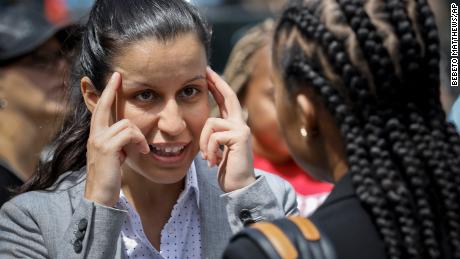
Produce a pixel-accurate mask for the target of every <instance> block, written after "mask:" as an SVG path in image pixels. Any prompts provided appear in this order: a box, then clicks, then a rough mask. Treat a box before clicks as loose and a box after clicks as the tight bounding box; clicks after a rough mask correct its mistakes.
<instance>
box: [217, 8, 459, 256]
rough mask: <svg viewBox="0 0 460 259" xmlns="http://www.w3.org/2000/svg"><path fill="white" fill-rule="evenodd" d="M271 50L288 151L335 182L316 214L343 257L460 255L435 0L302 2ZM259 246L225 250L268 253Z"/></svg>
mask: <svg viewBox="0 0 460 259" xmlns="http://www.w3.org/2000/svg"><path fill="white" fill-rule="evenodd" d="M273 51H274V53H273V58H274V67H275V71H276V76H275V82H276V83H275V85H276V90H275V96H276V97H275V99H276V106H277V112H278V114H279V118H280V124H281V126H282V129H283V132H284V135H285V137H286V140H287V143H288V146H289V147H290V151H291V152H292V153H293V155H294V157H295V158H296V160H297V162H298V163H299V164H300V165H301V166H302V167H303V168H305V169H307V170H308V172H311V173H312V174H314V175H315V176H317V177H319V178H322V179H328V180H331V181H334V182H336V186H335V188H334V189H333V191H332V192H331V194H330V196H329V197H328V199H326V201H325V202H324V204H323V205H322V206H321V207H320V208H319V209H318V210H317V211H316V212H315V213H314V214H313V216H312V217H311V220H312V221H313V222H314V223H315V224H316V226H317V227H318V229H319V230H320V231H321V233H322V234H323V235H324V236H327V237H328V239H329V240H330V241H331V243H332V245H333V246H334V247H335V251H336V253H337V256H338V258H355V259H359V258H373V259H377V258H392V259H397V258H460V224H459V223H460V188H459V186H460V175H459V174H460V141H459V135H458V134H457V133H456V131H455V128H454V127H453V126H452V125H450V124H448V123H446V122H445V114H444V112H443V110H442V108H441V104H440V100H439V41H438V36H437V28H436V24H435V19H434V17H433V14H432V11H431V9H430V7H429V5H428V3H427V1H426V0H411V1H401V0H389V1H386V0H385V1H383V0H369V1H362V0H337V1H336V0H326V1H312V0H308V1H304V2H299V1H297V2H296V3H293V4H292V5H291V6H288V7H287V9H286V10H285V11H284V12H283V14H282V16H281V18H280V20H279V23H278V25H277V29H276V33H275V40H274V46H273ZM256 225H257V224H256ZM251 242H252V241H251V240H249V239H247V238H236V239H234V242H233V243H232V244H231V245H230V247H229V248H228V249H227V250H226V256H225V257H226V258H264V256H262V254H261V253H262V251H260V249H259V247H257V246H254V243H251ZM241 247H245V248H246V249H245V252H244V254H242V253H238V251H237V250H236V249H237V248H240V249H241ZM238 255H239V256H238ZM257 255H259V257H256V256H257ZM305 258H310V257H305ZM312 258H313V257H312Z"/></svg>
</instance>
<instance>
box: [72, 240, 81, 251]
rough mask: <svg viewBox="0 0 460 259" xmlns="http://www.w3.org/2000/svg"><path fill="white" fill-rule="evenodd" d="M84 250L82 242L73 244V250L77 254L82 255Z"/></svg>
mask: <svg viewBox="0 0 460 259" xmlns="http://www.w3.org/2000/svg"><path fill="white" fill-rule="evenodd" d="M82 249H83V245H82V243H81V241H80V240H75V242H74V243H73V250H74V251H75V253H77V254H79V253H81V250H82Z"/></svg>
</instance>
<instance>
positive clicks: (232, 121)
mask: <svg viewBox="0 0 460 259" xmlns="http://www.w3.org/2000/svg"><path fill="white" fill-rule="evenodd" d="M207 79H208V86H209V90H210V91H211V93H212V95H213V96H214V99H215V100H216V103H217V105H218V106H219V110H220V112H221V115H222V118H209V119H208V120H207V121H206V123H205V125H204V127H203V130H202V132H201V137H200V150H201V152H202V153H203V155H204V157H205V159H207V160H208V164H209V166H214V165H217V166H219V170H218V174H219V175H218V179H219V185H220V187H221V189H222V190H223V191H224V192H231V191H234V190H238V189H241V188H243V187H246V186H248V185H250V184H251V183H253V182H255V180H256V178H255V175H254V166H253V160H252V147H251V130H250V129H249V127H248V125H246V122H245V121H244V119H243V115H242V109H241V106H240V103H239V101H238V97H237V96H236V94H235V93H234V92H233V90H232V89H231V88H230V86H228V84H227V83H226V82H225V81H224V80H223V79H222V78H221V77H220V76H219V75H217V74H216V73H215V72H214V71H212V70H211V69H210V68H208V70H207ZM221 146H223V147H224V150H223V152H222V150H221V148H220V147H221Z"/></svg>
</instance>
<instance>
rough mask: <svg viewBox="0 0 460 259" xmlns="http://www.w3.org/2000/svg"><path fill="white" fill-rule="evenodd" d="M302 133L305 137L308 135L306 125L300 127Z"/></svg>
mask: <svg viewBox="0 0 460 259" xmlns="http://www.w3.org/2000/svg"><path fill="white" fill-rule="evenodd" d="M300 135H302V137H304V138H306V137H308V132H307V130H306V129H305V128H304V127H302V128H300Z"/></svg>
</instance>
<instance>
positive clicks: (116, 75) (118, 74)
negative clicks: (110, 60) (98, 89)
mask: <svg viewBox="0 0 460 259" xmlns="http://www.w3.org/2000/svg"><path fill="white" fill-rule="evenodd" d="M119 76H120V73H118V72H113V74H112V76H111V77H110V83H114V82H115V80H118V77H119Z"/></svg>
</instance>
